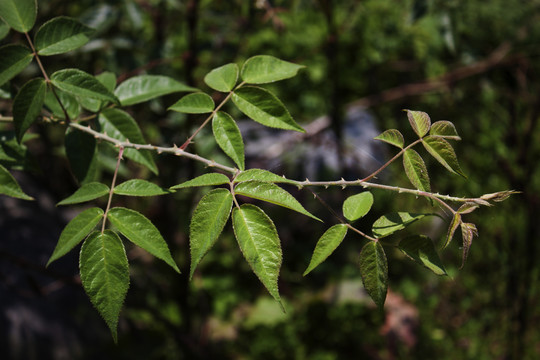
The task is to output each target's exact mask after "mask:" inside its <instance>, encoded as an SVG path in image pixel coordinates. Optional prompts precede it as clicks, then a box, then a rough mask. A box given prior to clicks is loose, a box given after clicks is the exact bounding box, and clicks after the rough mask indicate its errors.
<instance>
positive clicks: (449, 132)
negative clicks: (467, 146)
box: [429, 120, 461, 140]
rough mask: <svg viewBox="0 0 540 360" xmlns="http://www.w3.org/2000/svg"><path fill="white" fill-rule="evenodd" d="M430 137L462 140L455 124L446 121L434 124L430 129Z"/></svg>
mask: <svg viewBox="0 0 540 360" xmlns="http://www.w3.org/2000/svg"><path fill="white" fill-rule="evenodd" d="M429 135H433V136H439V137H442V138H444V139H449V140H461V138H460V137H459V135H458V133H457V130H456V127H455V126H454V124H452V123H451V122H450V121H446V120H440V121H436V122H434V123H433V125H431V128H430V129H429Z"/></svg>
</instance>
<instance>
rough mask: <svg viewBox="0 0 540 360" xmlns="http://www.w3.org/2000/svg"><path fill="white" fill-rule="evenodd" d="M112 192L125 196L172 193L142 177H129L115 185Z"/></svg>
mask: <svg viewBox="0 0 540 360" xmlns="http://www.w3.org/2000/svg"><path fill="white" fill-rule="evenodd" d="M113 192H114V193H115V194H116V195H126V196H158V195H167V194H170V193H172V191H170V190H168V189H164V188H162V187H161V186H159V185H156V184H154V183H151V182H149V181H146V180H142V179H131V180H128V181H125V182H123V183H121V184H119V185H116V186H115V187H114V189H113Z"/></svg>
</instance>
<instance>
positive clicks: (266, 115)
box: [232, 86, 305, 132]
mask: <svg viewBox="0 0 540 360" xmlns="http://www.w3.org/2000/svg"><path fill="white" fill-rule="evenodd" d="M232 100H233V102H234V104H235V105H236V106H237V107H238V109H240V111H242V112H243V113H244V114H245V115H247V116H248V117H250V118H251V119H253V120H255V121H257V122H258V123H261V124H263V125H265V126H268V127H272V128H278V129H284V130H295V131H300V132H305V130H304V129H302V127H301V126H300V125H298V124H297V123H296V122H295V121H294V120H293V118H292V117H291V115H290V114H289V111H288V110H287V109H286V108H285V106H284V105H283V104H282V103H281V101H279V99H278V98H277V97H275V96H274V95H273V94H272V93H270V92H269V91H268V90H265V89H262V88H259V87H255V86H245V87H241V88H239V89H236V90H235V91H234V92H233V95H232Z"/></svg>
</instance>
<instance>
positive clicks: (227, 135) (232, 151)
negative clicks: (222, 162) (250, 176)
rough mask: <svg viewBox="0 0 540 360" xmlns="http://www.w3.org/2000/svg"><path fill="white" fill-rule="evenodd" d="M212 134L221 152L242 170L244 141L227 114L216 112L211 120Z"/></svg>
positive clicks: (243, 166)
mask: <svg viewBox="0 0 540 360" xmlns="http://www.w3.org/2000/svg"><path fill="white" fill-rule="evenodd" d="M212 132H213V133H214V138H215V139H216V142H217V143H218V145H219V147H220V148H221V150H223V152H224V153H225V154H227V155H228V156H229V157H230V158H231V159H233V161H234V162H235V163H236V165H238V167H239V168H240V170H244V169H245V165H244V141H243V140H242V134H241V133H240V129H239V128H238V125H236V122H235V121H234V119H233V118H232V117H231V116H230V115H229V114H227V113H224V112H222V111H219V112H217V113H216V114H215V115H214V118H213V119H212Z"/></svg>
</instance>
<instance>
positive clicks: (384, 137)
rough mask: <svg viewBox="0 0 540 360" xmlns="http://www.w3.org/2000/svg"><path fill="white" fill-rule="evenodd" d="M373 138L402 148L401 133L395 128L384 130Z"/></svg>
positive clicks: (403, 142) (403, 141)
mask: <svg viewBox="0 0 540 360" xmlns="http://www.w3.org/2000/svg"><path fill="white" fill-rule="evenodd" d="M375 140H381V141H384V142H386V143H388V144H390V145H394V146H397V147H398V148H400V149H403V145H404V144H405V140H404V139H403V135H402V134H401V133H400V132H399V130H396V129H389V130H386V131H385V132H383V133H382V134H380V135H379V136H377V137H375Z"/></svg>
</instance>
